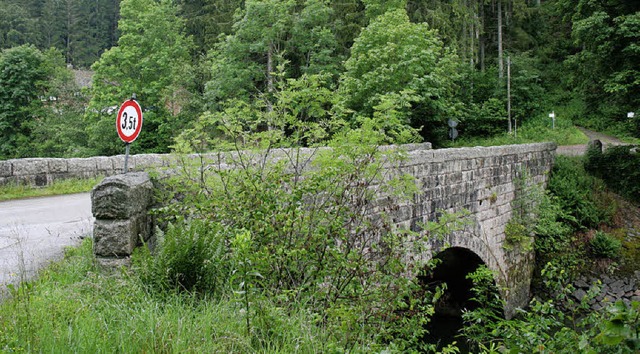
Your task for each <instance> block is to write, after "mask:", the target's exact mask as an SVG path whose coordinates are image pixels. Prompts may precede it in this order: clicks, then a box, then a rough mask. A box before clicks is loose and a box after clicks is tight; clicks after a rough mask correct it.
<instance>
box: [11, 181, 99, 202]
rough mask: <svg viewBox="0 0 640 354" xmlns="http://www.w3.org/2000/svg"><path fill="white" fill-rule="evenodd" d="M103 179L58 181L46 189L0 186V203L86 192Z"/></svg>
mask: <svg viewBox="0 0 640 354" xmlns="http://www.w3.org/2000/svg"><path fill="white" fill-rule="evenodd" d="M103 178H104V177H94V178H88V179H66V180H58V181H55V182H53V184H51V185H49V186H46V187H32V186H27V185H20V184H8V185H5V186H0V201H4V200H13V199H22V198H33V197H45V196H50V195H61V194H74V193H83V192H88V191H90V190H91V189H92V188H93V187H94V186H95V185H96V184H98V183H99V182H100V181H101V180H102V179H103Z"/></svg>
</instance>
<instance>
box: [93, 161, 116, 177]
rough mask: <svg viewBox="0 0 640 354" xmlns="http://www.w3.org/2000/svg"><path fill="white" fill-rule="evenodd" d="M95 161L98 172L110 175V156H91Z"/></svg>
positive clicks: (111, 171) (111, 167)
mask: <svg viewBox="0 0 640 354" xmlns="http://www.w3.org/2000/svg"><path fill="white" fill-rule="evenodd" d="M93 159H94V160H95V162H96V169H97V172H98V174H104V175H105V176H110V175H112V174H114V172H113V161H112V159H111V158H110V157H104V156H98V157H94V158H93Z"/></svg>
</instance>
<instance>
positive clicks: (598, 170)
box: [585, 146, 640, 203]
mask: <svg viewBox="0 0 640 354" xmlns="http://www.w3.org/2000/svg"><path fill="white" fill-rule="evenodd" d="M635 149H636V150H637V147H636V148H635ZM585 168H586V170H587V171H589V172H590V173H592V174H593V175H595V176H597V177H599V178H602V180H604V182H605V183H606V184H607V186H608V187H609V188H611V189H612V190H614V191H615V192H616V193H620V194H621V195H622V196H624V197H625V198H627V199H628V200H630V201H632V202H636V203H637V202H638V201H640V183H638V181H640V154H638V153H637V152H634V151H632V147H630V146H615V147H608V148H607V149H606V151H605V152H604V153H599V151H598V150H597V149H595V150H594V149H590V150H588V152H587V159H586V161H585Z"/></svg>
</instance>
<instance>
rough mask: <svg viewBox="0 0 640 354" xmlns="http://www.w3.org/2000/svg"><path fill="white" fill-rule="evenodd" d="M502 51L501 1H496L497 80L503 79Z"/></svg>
mask: <svg viewBox="0 0 640 354" xmlns="http://www.w3.org/2000/svg"><path fill="white" fill-rule="evenodd" d="M503 55H504V53H503V50H502V0H498V78H500V79H502V78H504V59H503ZM501 81H502V80H501Z"/></svg>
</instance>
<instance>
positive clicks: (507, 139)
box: [449, 114, 589, 147]
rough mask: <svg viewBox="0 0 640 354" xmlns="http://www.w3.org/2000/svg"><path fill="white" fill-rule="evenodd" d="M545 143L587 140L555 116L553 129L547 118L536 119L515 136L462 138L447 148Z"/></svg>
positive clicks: (523, 126)
mask: <svg viewBox="0 0 640 354" xmlns="http://www.w3.org/2000/svg"><path fill="white" fill-rule="evenodd" d="M545 141H552V142H555V143H556V144H558V145H578V144H586V143H587V142H589V138H588V137H587V136H586V135H584V133H582V132H581V131H580V130H579V129H578V128H576V127H575V126H574V125H573V123H572V122H571V120H570V119H569V118H567V117H563V116H562V115H561V114H557V118H556V122H555V128H552V127H551V123H550V121H549V119H548V118H545V117H537V118H534V119H532V120H531V121H528V122H526V123H525V124H523V125H522V126H520V127H518V130H517V135H516V134H508V133H506V132H505V133H503V134H500V135H496V136H491V137H474V138H470V139H464V138H462V139H459V140H457V141H456V142H455V143H453V144H450V145H449V146H450V147H461V146H496V145H510V144H526V143H536V142H545Z"/></svg>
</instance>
